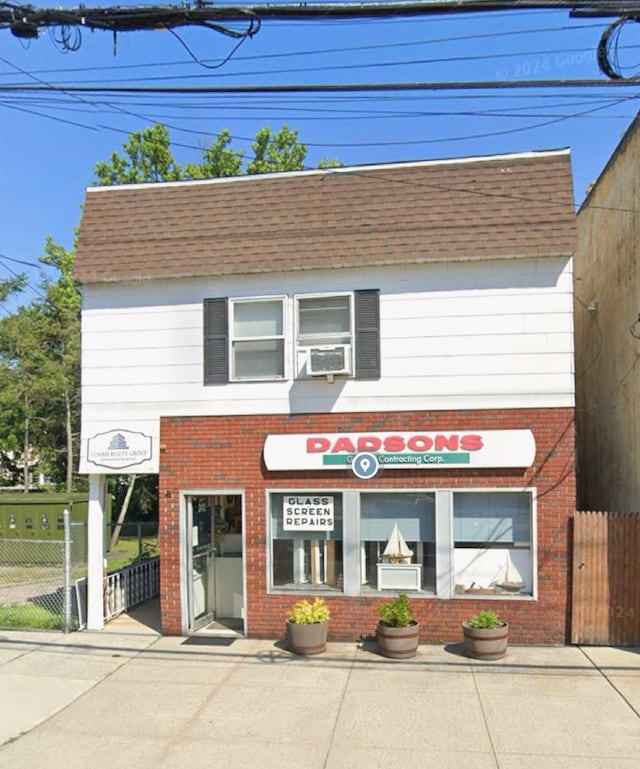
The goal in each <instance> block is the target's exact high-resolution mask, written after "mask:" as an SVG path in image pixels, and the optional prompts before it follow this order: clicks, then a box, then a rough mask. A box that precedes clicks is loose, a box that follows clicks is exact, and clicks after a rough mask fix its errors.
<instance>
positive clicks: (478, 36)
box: [0, 14, 602, 77]
mask: <svg viewBox="0 0 640 769" xmlns="http://www.w3.org/2000/svg"><path fill="white" fill-rule="evenodd" d="M505 15H507V14H505ZM493 18H495V17H493ZM584 29H600V30H601V29H602V24H600V23H598V24H575V25H562V26H554V27H528V28H526V29H515V30H502V31H500V32H484V33H475V34H471V35H451V36H448V37H439V38H427V39H421V40H404V41H399V42H394V43H376V44H368V45H360V46H345V47H332V48H320V49H305V50H297V51H287V52H278V53H264V54H259V55H255V56H236V57H234V62H236V63H239V62H245V61H266V60H269V59H282V58H286V59H290V58H292V57H297V56H324V55H327V54H335V53H349V54H352V53H357V52H359V51H363V52H365V51H366V52H369V51H375V50H385V49H389V48H391V49H393V48H407V47H414V46H425V45H438V44H441V43H458V42H463V41H464V42H469V41H472V40H485V39H496V38H497V39H500V38H507V37H513V36H521V35H526V36H527V37H530V36H532V35H538V34H540V33H548V32H567V31H569V30H571V31H575V30H584ZM517 53H518V54H519V55H523V54H528V52H526V51H522V50H519V51H518V52H517ZM192 63H193V61H192V60H181V61H169V62H150V63H144V64H112V65H108V66H100V67H82V68H77V67H59V68H56V69H50V70H32V74H34V75H42V74H48V75H53V74H60V73H67V72H71V73H77V72H82V73H87V72H96V71H97V72H103V71H107V72H111V71H117V70H128V69H147V68H154V69H155V68H157V67H177V66H184V65H187V64H188V65H191V64H192ZM5 74H8V73H0V77H1V76H3V75H5ZM244 74H246V73H244ZM218 76H219V75H218Z"/></svg>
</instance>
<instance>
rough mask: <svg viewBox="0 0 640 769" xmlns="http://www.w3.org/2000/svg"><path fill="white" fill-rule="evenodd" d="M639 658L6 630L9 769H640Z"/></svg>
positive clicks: (1, 675)
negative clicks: (311, 651) (481, 657)
mask: <svg viewBox="0 0 640 769" xmlns="http://www.w3.org/2000/svg"><path fill="white" fill-rule="evenodd" d="M639 652H640V650H629V649H625V650H623V649H612V648H576V647H551V648H550V647H511V648H510V649H509V653H508V655H507V657H506V658H505V659H504V660H502V661H497V662H482V663H480V662H472V661H471V660H469V659H467V658H466V657H464V656H463V655H462V650H461V648H460V646H458V645H450V646H430V645H423V646H421V647H420V650H419V652H418V655H417V656H416V657H415V658H413V659H412V660H406V661H394V660H387V659H384V658H382V657H380V656H378V655H377V654H376V653H375V650H374V648H373V647H369V648H367V647H365V648H361V647H359V646H358V645H357V644H356V643H353V644H337V643H330V644H329V647H328V650H327V653H326V654H323V655H321V656H318V657H309V658H302V657H295V656H293V655H291V654H290V653H289V652H288V651H286V649H284V648H283V647H282V645H281V644H280V643H279V642H274V641H253V640H247V639H237V640H226V639H215V638H209V639H206V638H205V639H185V638H172V637H166V638H162V637H160V636H159V635H157V633H154V632H153V631H152V630H150V629H149V628H148V627H145V626H141V625H140V624H139V623H136V622H135V621H133V620H131V619H129V618H127V617H123V618H121V619H120V621H119V622H118V623H117V624H114V623H112V624H111V625H110V630H109V631H103V632H100V633H92V632H83V633H73V634H71V635H68V636H64V635H61V634H53V633H44V632H43V633H39V632H31V633H27V632H20V631H15V632H14V631H0V693H1V694H0V743H4V745H2V746H1V747H0V766H3V767H8V768H9V767H10V768H11V769H33V767H34V766H46V767H48V769H63V768H64V769H69V767H72V768H73V769H120V767H127V769H132V768H134V769H147V767H148V768H149V769H183V768H184V767H189V766H192V765H193V766H215V767H216V768H218V767H229V768H231V767H233V768H234V769H238V767H241V768H244V767H251V766H255V767H256V769H272V768H273V769H276V767H277V769H288V768H289V767H292V768H293V767H296V769H300V768H302V769H321V768H326V769H365V767H366V769H377V768H378V767H380V769H382V767H384V769H388V767H389V766H399V765H405V764H407V765H409V766H414V767H423V766H428V767H429V769H444V768H445V767H446V769H457V767H461V768H462V767H465V768H467V767H469V766H473V767H474V769H489V768H491V769H495V768H496V767H498V768H499V769H529V768H533V767H536V769H560V767H562V769H637V767H638V766H639V765H640V764H639V761H640V759H639V758H638V757H639V755H640V653H639Z"/></svg>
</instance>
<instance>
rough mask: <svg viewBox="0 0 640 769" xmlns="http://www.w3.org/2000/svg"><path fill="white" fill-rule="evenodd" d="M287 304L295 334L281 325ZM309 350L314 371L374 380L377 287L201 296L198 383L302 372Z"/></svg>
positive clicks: (377, 361)
mask: <svg viewBox="0 0 640 769" xmlns="http://www.w3.org/2000/svg"><path fill="white" fill-rule="evenodd" d="M289 304H291V305H292V309H293V305H295V338H290V337H288V336H287V333H288V332H287V331H286V329H287V326H288V324H287V322H286V318H287V306H288V305H289ZM322 348H324V349H322ZM294 350H296V351H297V353H298V355H296V356H295V360H296V366H295V372H293V374H292V372H291V370H290V369H291V368H292V367H291V365H290V364H289V366H288V365H287V359H290V358H291V356H292V354H293V352H294ZM314 351H315V356H316V357H315V365H316V369H315V371H316V372H319V373H320V374H321V375H322V374H323V373H324V372H325V371H326V372H327V373H331V371H332V370H333V371H335V372H337V373H339V374H341V375H350V376H353V377H354V378H355V379H379V378H380V295H379V291H378V290H377V289H367V290H363V291H354V292H353V293H342V294H324V295H320V294H314V295H306V296H303V295H301V296H298V297H297V298H296V299H295V301H294V300H293V299H287V298H286V297H264V298H263V297H254V298H250V299H239V298H238V299H228V298H223V297H221V298H216V299H205V300H204V383H205V384H206V385H212V384H224V383H226V382H239V381H252V380H253V381H257V380H278V379H287V378H288V377H291V376H294V377H297V376H299V375H300V374H308V373H309V366H308V361H309V360H310V359H311V357H312V356H313V355H314ZM300 358H302V359H303V360H304V363H303V365H299V363H300ZM336 360H337V362H336ZM341 360H343V361H344V362H345V365H344V366H343V367H342V368H341V367H340V366H339V365H338V363H339V362H340V361H341Z"/></svg>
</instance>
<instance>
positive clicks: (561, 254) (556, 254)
mask: <svg viewBox="0 0 640 769" xmlns="http://www.w3.org/2000/svg"><path fill="white" fill-rule="evenodd" d="M574 254H575V249H574V250H571V251H553V252H549V253H545V254H531V253H511V254H497V255H494V256H487V255H486V254H485V255H479V256H470V255H464V256H457V257H447V258H446V259H443V258H442V257H439V256H426V257H416V258H413V259H405V260H402V261H395V260H392V259H379V260H376V261H374V262H370V263H367V264H366V265H362V264H357V263H353V264H345V263H344V262H341V263H339V264H331V265H327V264H323V265H318V266H307V265H302V264H301V265H296V266H295V267H292V266H288V267H286V268H284V267H283V268H280V269H277V268H274V269H272V270H264V269H243V270H241V271H240V270H239V271H238V272H228V271H225V272H222V271H217V272H216V271H208V272H192V273H174V274H173V275H140V276H138V277H127V278H123V277H113V278H99V279H94V280H89V279H86V278H85V279H82V278H81V279H79V280H78V283H80V284H81V285H83V286H89V285H91V286H98V285H112V284H114V283H126V284H130V285H132V284H136V285H137V284H140V283H150V282H151V281H157V280H197V279H200V278H220V277H223V278H237V277H238V276H248V275H272V274H274V273H279V272H282V273H288V272H313V271H314V270H336V269H340V270H358V269H371V268H372V267H397V266H398V265H399V264H409V265H411V264H437V263H438V262H496V261H508V260H510V259H570V258H571V257H572V256H574Z"/></svg>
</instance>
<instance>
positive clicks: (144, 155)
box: [94, 123, 182, 185]
mask: <svg viewBox="0 0 640 769" xmlns="http://www.w3.org/2000/svg"><path fill="white" fill-rule="evenodd" d="M170 145H171V139H170V138H169V129H168V128H167V126H165V125H163V124H162V123H155V125H152V126H148V127H147V128H144V129H143V130H142V131H133V132H132V133H131V134H129V138H128V140H127V141H126V142H125V143H124V144H123V145H122V146H123V149H124V152H125V155H124V157H123V156H122V155H118V153H117V152H112V153H111V159H110V160H109V161H108V162H106V161H103V160H102V161H100V162H99V163H97V164H96V166H95V168H94V173H95V175H96V179H97V181H98V184H103V185H110V184H141V183H144V182H170V181H177V180H178V179H181V178H182V171H181V169H180V166H179V165H178V164H177V163H176V161H175V159H174V157H173V154H172V152H171V147H170Z"/></svg>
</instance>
